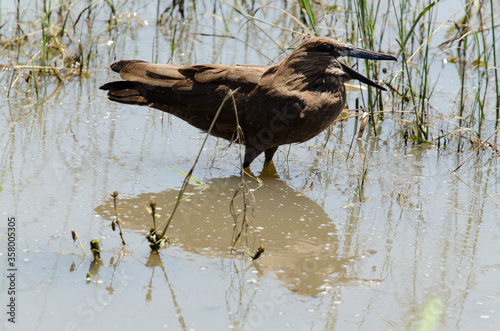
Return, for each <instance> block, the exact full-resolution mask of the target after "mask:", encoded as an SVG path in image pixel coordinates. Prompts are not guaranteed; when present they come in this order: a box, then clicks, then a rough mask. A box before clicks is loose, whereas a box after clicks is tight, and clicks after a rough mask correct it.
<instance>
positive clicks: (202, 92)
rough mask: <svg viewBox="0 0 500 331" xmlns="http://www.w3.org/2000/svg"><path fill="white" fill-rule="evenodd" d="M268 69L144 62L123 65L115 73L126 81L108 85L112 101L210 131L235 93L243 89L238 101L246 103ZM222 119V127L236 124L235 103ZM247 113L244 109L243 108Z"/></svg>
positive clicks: (247, 66)
mask: <svg viewBox="0 0 500 331" xmlns="http://www.w3.org/2000/svg"><path fill="white" fill-rule="evenodd" d="M267 68H268V67H267V66H250V65H235V66H227V65H194V66H190V67H183V66H180V65H173V64H153V63H148V62H144V61H137V60H129V61H119V62H116V63H113V64H112V65H111V69H112V70H113V71H116V72H118V73H119V74H120V76H121V78H123V79H124V81H116V82H111V83H107V84H104V85H103V86H101V87H100V88H101V89H103V90H108V98H109V99H111V100H113V101H117V102H122V103H129V104H138V105H143V106H150V107H153V108H157V109H160V110H163V111H166V112H169V113H172V114H174V115H176V116H179V117H181V118H182V119H184V120H186V121H188V122H189V123H191V124H192V125H194V126H196V127H198V128H201V129H204V130H206V125H207V124H206V123H208V125H209V124H210V123H211V118H213V116H214V115H215V113H216V112H217V109H218V108H219V106H220V104H221V102H222V100H223V99H224V97H225V96H226V95H227V93H228V92H230V91H231V90H233V91H234V90H236V89H237V88H239V90H238V92H237V94H235V98H236V100H237V101H238V102H239V103H243V102H246V96H247V95H248V94H249V93H250V92H251V91H252V90H253V89H254V88H255V87H256V86H257V84H258V82H259V79H260V77H261V76H262V74H263V73H264V72H265V71H266V69H267ZM224 108H225V110H224V111H222V112H221V114H220V115H219V119H218V121H217V122H219V123H220V124H221V125H223V123H226V124H227V125H228V126H231V125H232V126H233V128H234V122H235V116H234V108H233V106H232V102H227V105H226V106H225V107H224ZM242 109H243V107H242Z"/></svg>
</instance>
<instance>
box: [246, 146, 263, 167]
mask: <svg viewBox="0 0 500 331" xmlns="http://www.w3.org/2000/svg"><path fill="white" fill-rule="evenodd" d="M263 151H264V149H262V148H257V147H253V146H247V147H246V148H245V160H244V161H243V169H244V168H248V167H249V166H250V163H252V161H253V160H255V158H256V157H257V156H259V155H260V154H261V153H262V152H263ZM266 155H267V154H266Z"/></svg>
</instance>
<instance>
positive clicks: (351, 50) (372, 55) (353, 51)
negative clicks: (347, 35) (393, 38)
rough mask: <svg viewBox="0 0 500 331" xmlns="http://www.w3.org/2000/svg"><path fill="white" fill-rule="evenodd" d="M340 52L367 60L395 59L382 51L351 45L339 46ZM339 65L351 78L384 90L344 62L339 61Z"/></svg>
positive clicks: (383, 88)
mask: <svg viewBox="0 0 500 331" xmlns="http://www.w3.org/2000/svg"><path fill="white" fill-rule="evenodd" d="M339 51H340V54H341V55H343V56H349V57H357V58H360V59H369V60H390V61H397V60H398V59H396V57H394V56H392V55H389V54H382V53H377V52H373V51H369V50H366V49H363V48H359V47H355V46H351V45H344V46H343V47H341V48H340V50H339ZM339 63H340V65H341V66H342V69H344V71H345V72H346V73H347V74H349V76H351V77H352V79H357V80H359V81H360V82H363V83H365V84H368V85H370V86H373V87H376V88H379V89H381V90H384V91H386V89H385V87H382V86H380V85H379V84H377V83H375V82H374V81H372V80H370V79H368V78H366V77H365V76H363V75H361V74H360V73H358V72H356V71H354V70H353V69H352V68H351V67H349V66H348V65H346V64H343V63H342V62H340V61H339Z"/></svg>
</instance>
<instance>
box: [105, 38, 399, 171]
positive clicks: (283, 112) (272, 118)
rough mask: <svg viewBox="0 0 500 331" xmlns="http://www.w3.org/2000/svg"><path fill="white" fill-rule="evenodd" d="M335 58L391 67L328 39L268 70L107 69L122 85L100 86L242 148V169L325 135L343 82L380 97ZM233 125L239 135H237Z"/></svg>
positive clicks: (122, 64) (341, 100)
mask: <svg viewBox="0 0 500 331" xmlns="http://www.w3.org/2000/svg"><path fill="white" fill-rule="evenodd" d="M341 56H351V57H357V58H363V59H372V60H396V58H395V57H394V56H392V55H386V54H380V53H376V52H372V51H368V50H365V49H362V48H358V47H354V46H352V45H347V44H343V43H341V42H338V41H336V40H333V39H330V38H326V37H314V38H310V39H307V40H305V41H304V42H303V43H302V44H301V45H300V46H299V47H297V48H296V49H295V50H293V51H292V52H291V53H290V54H289V55H288V56H287V57H285V59H283V61H281V62H280V63H278V64H276V65H273V66H257V65H218V64H202V65H193V66H190V67H184V66H181V65H175V64H153V63H148V62H144V61H139V60H122V61H118V62H116V63H113V64H112V65H111V69H112V70H113V71H115V72H118V73H119V74H120V77H121V78H122V79H124V80H122V81H115V82H110V83H107V84H104V85H103V86H101V87H100V88H101V89H103V90H108V98H109V99H110V100H113V101H116V102H121V103H126V104H134V105H141V106H149V107H153V108H156V109H159V110H162V111H165V112H167V113H170V114H173V115H175V116H177V117H180V118H182V119H183V120H185V121H186V122H188V123H189V124H191V125H193V126H195V127H197V128H199V129H201V130H204V131H208V129H209V127H210V124H211V123H212V121H213V120H214V117H215V115H216V113H217V110H218V109H219V107H220V105H221V103H222V100H223V99H224V97H225V96H226V95H228V93H230V92H232V91H234V93H233V97H234V102H233V101H232V99H229V100H228V101H227V102H225V104H224V106H223V107H222V109H221V111H220V113H219V116H218V117H217V119H216V121H215V125H214V126H213V128H212V131H211V134H212V135H214V136H216V137H221V138H224V139H227V140H229V141H231V142H237V143H241V144H244V145H245V159H244V162H243V167H245V168H246V167H248V166H249V165H250V163H251V162H252V161H253V160H254V159H255V158H256V157H257V156H258V155H260V154H261V153H262V152H265V157H266V162H267V161H271V160H272V158H273V155H274V153H275V152H276V149H277V148H278V146H280V145H283V144H290V143H297V142H304V141H306V140H309V139H311V138H312V137H314V136H316V135H317V134H319V133H320V132H322V131H323V130H324V129H326V128H327V127H328V126H329V125H330V124H331V123H332V122H333V121H334V120H335V118H337V116H338V115H339V114H340V113H341V111H342V109H343V108H344V104H345V101H346V89H345V86H344V82H346V81H348V80H351V79H357V80H359V81H361V82H363V83H365V84H368V85H371V86H374V87H376V88H379V89H381V90H385V88H383V87H382V86H380V85H378V84H377V83H375V82H373V81H371V80H369V79H368V78H366V77H364V76H362V75H361V74H359V73H357V72H356V71H354V70H353V69H351V68H350V67H349V66H347V65H346V64H344V63H343V62H341V61H339V60H337V58H339V57H341ZM237 125H239V126H240V128H241V130H237Z"/></svg>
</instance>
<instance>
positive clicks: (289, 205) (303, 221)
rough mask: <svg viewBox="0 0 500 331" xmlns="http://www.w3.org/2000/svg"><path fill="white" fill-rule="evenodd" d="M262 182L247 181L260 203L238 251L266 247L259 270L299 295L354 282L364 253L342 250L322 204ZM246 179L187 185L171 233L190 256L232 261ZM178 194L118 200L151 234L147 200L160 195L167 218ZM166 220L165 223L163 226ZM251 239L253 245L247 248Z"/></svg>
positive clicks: (125, 214)
mask: <svg viewBox="0 0 500 331" xmlns="http://www.w3.org/2000/svg"><path fill="white" fill-rule="evenodd" d="M266 168H272V167H266ZM259 177H262V174H261V176H259ZM263 180H264V185H259V184H257V183H256V182H255V181H253V180H247V183H248V185H249V189H250V190H252V194H253V196H254V198H255V203H251V204H250V207H249V208H248V217H249V219H250V226H251V227H250V229H249V232H248V234H247V235H246V237H245V238H241V239H240V241H239V244H241V245H242V246H237V248H248V249H249V251H250V252H251V253H254V252H255V251H256V250H257V247H258V246H261V245H262V246H264V248H265V253H263V254H262V255H261V256H260V257H259V259H258V260H256V261H257V262H256V268H257V270H262V273H267V272H271V273H276V277H277V278H278V279H280V280H281V281H282V282H283V283H284V286H286V287H287V288H288V289H290V290H292V291H295V292H297V293H298V294H302V295H314V294H317V293H318V292H320V291H321V289H320V287H321V286H322V285H323V284H324V282H325V279H328V278H331V279H332V283H339V282H342V283H346V282H350V281H354V280H355V279H353V277H356V275H352V274H349V271H348V270H349V269H346V266H349V265H352V264H355V263H356V260H357V258H358V257H357V256H352V253H350V252H352V250H351V249H347V250H346V253H345V254H344V251H342V250H339V245H340V244H341V243H340V242H339V236H338V233H337V232H338V231H337V228H336V225H335V224H334V222H333V221H332V219H331V217H330V216H329V215H328V214H327V213H326V212H325V210H324V209H323V207H321V205H320V204H318V203H317V202H316V201H314V200H312V199H310V198H309V197H307V196H304V195H300V194H298V193H297V192H296V191H295V190H293V189H292V188H290V187H289V186H288V185H287V184H286V182H284V181H283V180H281V179H279V178H277V177H267V178H264V179H263ZM240 183H241V178H240V177H238V176H232V177H228V178H212V179H210V180H209V181H207V182H206V183H205V184H206V185H207V186H204V187H201V186H193V185H188V187H187V189H186V192H185V194H186V197H188V198H186V199H185V200H183V201H182V203H181V204H180V205H179V208H178V209H177V211H176V214H175V218H174V220H173V221H172V224H171V226H170V227H169V228H168V231H167V236H168V237H169V238H170V239H171V240H172V241H174V242H177V243H179V245H178V247H180V248H181V249H182V250H184V251H186V252H188V253H191V254H196V255H200V256H204V257H205V258H217V259H220V258H234V257H235V253H234V252H231V249H230V247H231V244H232V242H233V239H234V237H233V229H234V227H235V221H234V218H233V215H232V214H231V212H230V208H229V206H230V204H231V199H232V198H233V196H234V190H235V188H237V187H239V185H240ZM178 194H179V192H178V190H177V189H168V190H165V191H161V192H151V193H143V194H140V195H138V196H136V197H133V198H124V199H120V210H121V213H122V215H119V217H120V219H121V220H123V224H122V225H123V228H124V229H128V230H132V231H138V230H139V231H140V232H142V233H144V234H146V233H147V231H148V230H149V228H150V227H151V226H152V219H151V215H150V214H149V213H148V211H147V209H146V207H145V205H146V204H147V201H150V200H151V198H152V197H154V199H155V201H156V202H157V206H158V207H163V208H162V210H159V211H158V212H159V213H160V214H161V217H160V218H159V222H160V223H161V222H162V221H163V222H164V221H165V220H166V219H168V216H169V215H168V213H169V212H171V210H172V206H173V205H168V203H170V202H175V200H176V199H177V196H178ZM242 200H243V199H242V195H241V194H239V195H238V197H237V198H236V199H235V201H234V207H235V209H236V213H238V214H239V215H240V217H239V218H238V222H240V224H241V213H242V211H238V209H242V206H243V201H242ZM160 202H162V203H160ZM137 206H144V208H137ZM96 212H97V214H98V215H101V216H102V217H103V218H104V219H106V220H109V221H111V220H112V219H113V217H112V215H114V209H113V200H112V199H110V200H109V201H107V202H106V203H105V204H103V205H101V206H98V207H97V208H96ZM163 225H164V223H161V225H160V229H163ZM132 231H130V232H132ZM245 239H247V240H246V241H245ZM245 242H246V243H247V245H248V246H246V245H244V244H245ZM355 244H356V243H353V245H355ZM347 252H349V253H348V254H347ZM363 253H364V252H363ZM166 254H168V252H166ZM248 261H250V259H248ZM260 274H261V273H260ZM261 275H262V274H261Z"/></svg>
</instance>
